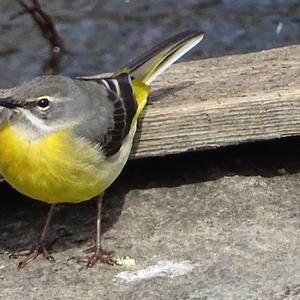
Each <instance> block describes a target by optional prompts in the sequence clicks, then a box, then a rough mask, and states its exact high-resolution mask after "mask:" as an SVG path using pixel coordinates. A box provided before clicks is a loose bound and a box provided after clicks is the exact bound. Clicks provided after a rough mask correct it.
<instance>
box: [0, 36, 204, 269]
mask: <svg viewBox="0 0 300 300" xmlns="http://www.w3.org/2000/svg"><path fill="white" fill-rule="evenodd" d="M203 37H204V33H203V32H202V31H184V32H181V33H179V34H176V35H175V36H173V37H171V38H169V39H167V40H165V41H163V42H161V43H159V44H157V45H156V46H154V47H152V48H151V49H150V50H148V51H146V52H145V53H143V54H142V55H140V56H137V58H135V59H133V60H131V61H130V62H129V63H128V64H126V65H125V66H124V67H121V68H120V69H119V70H118V71H117V72H115V73H113V74H112V75H111V76H110V77H103V78H102V77H99V78H98V77H95V78H92V77H75V78H71V77H67V76H62V75H44V76H38V77H35V78H33V79H31V80H30V81H27V82H24V83H21V84H20V85H18V86H16V87H14V88H13V89H12V90H11V93H10V95H9V96H6V97H0V108H2V110H1V111H0V174H1V175H2V176H3V178H4V179H5V181H7V182H8V183H9V184H10V185H11V186H12V187H13V188H14V189H15V190H17V191H18V192H19V193H21V194H24V195H26V196H28V197H30V198H32V199H34V200H39V201H42V202H46V203H48V204H50V210H49V213H48V215H47V218H46V222H45V226H44V228H43V230H42V233H41V235H40V237H39V239H38V242H37V244H36V245H34V246H33V247H32V248H31V249H28V250H24V251H20V252H16V253H15V254H14V256H16V257H19V256H24V257H25V258H24V259H23V260H21V261H20V262H19V263H18V267H19V268H23V267H25V266H26V265H27V264H29V263H30V262H32V261H33V260H35V259H36V258H37V257H38V256H39V255H42V256H43V257H44V258H45V259H47V260H49V261H54V260H55V259H54V257H53V256H52V255H51V254H50V248H51V246H52V242H51V241H49V231H50V227H51V226H50V223H51V218H52V215H53V211H54V208H55V205H57V204H59V203H79V202H83V201H87V200H90V199H93V198H96V199H97V213H96V238H95V244H94V246H93V247H92V248H90V249H89V253H88V254H87V255H85V256H82V257H80V256H78V257H76V259H77V260H78V261H79V262H81V261H84V262H86V267H87V268H89V267H92V266H94V265H95V264H96V263H97V262H99V263H111V262H112V260H113V258H112V253H111V252H110V251H106V250H104V248H103V247H102V243H101V208H102V199H103V194H104V192H105V190H106V189H107V188H108V187H109V186H110V185H111V184H112V183H113V182H114V180H115V179H116V178H117V177H118V175H119V174H120V172H121V171H122V169H123V167H124V165H125V164H126V162H127V160H128V157H129V155H130V151H131V147H132V144H133V139H134V135H135V133H136V129H137V120H138V117H139V116H140V114H141V112H142V110H143V108H144V106H145V105H146V102H147V98H148V95H149V93H150V85H151V83H152V82H153V81H154V80H155V79H156V78H157V77H158V76H159V75H160V74H161V73H162V72H164V71H165V70H166V69H167V68H168V67H170V66H171V65H172V64H173V63H174V62H175V61H177V60H178V59H179V58H181V57H182V56H183V55H184V54H185V53H187V52H188V51H190V50H191V49H192V48H193V47H195V46H196V45H197V44H198V43H200V42H201V41H202V39H203ZM182 77H184V74H182Z"/></svg>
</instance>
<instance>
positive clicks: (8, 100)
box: [0, 97, 21, 109]
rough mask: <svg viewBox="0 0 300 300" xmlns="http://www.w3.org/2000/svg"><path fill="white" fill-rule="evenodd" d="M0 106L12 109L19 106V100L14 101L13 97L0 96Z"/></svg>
mask: <svg viewBox="0 0 300 300" xmlns="http://www.w3.org/2000/svg"><path fill="white" fill-rule="evenodd" d="M0 106H2V107H5V108H8V109H14V108H17V107H20V106H21V105H20V102H18V101H16V99H14V98H13V97H5V98H0Z"/></svg>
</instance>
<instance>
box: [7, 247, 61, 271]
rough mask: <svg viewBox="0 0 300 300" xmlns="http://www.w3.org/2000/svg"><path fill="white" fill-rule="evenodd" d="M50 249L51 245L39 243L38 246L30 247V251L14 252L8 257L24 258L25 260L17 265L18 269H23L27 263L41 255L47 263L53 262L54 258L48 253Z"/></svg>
mask: <svg viewBox="0 0 300 300" xmlns="http://www.w3.org/2000/svg"><path fill="white" fill-rule="evenodd" d="M50 247H51V244H47V243H42V242H40V243H39V244H38V245H36V246H34V247H32V248H31V249H30V250H24V251H19V252H15V253H12V254H11V255H10V256H9V257H10V258H17V257H24V256H26V258H25V259H24V260H23V261H20V262H19V263H18V268H24V267H25V266H27V265H28V264H29V263H31V262H32V261H34V260H35V259H36V258H37V257H38V256H39V255H43V257H44V258H45V259H47V260H48V261H50V262H54V261H55V259H54V257H53V256H52V255H51V254H50V253H49V249H50Z"/></svg>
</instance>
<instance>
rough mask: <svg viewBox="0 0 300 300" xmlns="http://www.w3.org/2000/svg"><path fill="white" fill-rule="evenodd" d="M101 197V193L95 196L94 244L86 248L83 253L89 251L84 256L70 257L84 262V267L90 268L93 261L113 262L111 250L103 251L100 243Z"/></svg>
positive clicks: (93, 263)
mask: <svg viewBox="0 0 300 300" xmlns="http://www.w3.org/2000/svg"><path fill="white" fill-rule="evenodd" d="M102 199H103V194H101V195H100V196H99V197H98V198H97V219H96V221H97V224H96V241H95V245H94V246H93V247H91V248H89V249H87V250H85V251H84V252H85V253H91V254H88V255H85V256H78V257H72V258H71V259H75V260H76V261H77V262H86V263H87V264H86V268H91V267H93V266H94V265H95V263H97V262H100V263H107V264H114V263H115V262H114V260H113V258H112V252H110V251H105V250H104V249H103V248H102V245H101V210H102Z"/></svg>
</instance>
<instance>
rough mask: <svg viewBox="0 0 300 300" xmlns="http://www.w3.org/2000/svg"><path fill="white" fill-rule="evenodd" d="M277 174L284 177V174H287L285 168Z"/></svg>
mask: <svg viewBox="0 0 300 300" xmlns="http://www.w3.org/2000/svg"><path fill="white" fill-rule="evenodd" d="M277 172H278V173H279V174H280V175H286V174H287V171H286V169H285V168H282V169H278V170H277Z"/></svg>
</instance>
